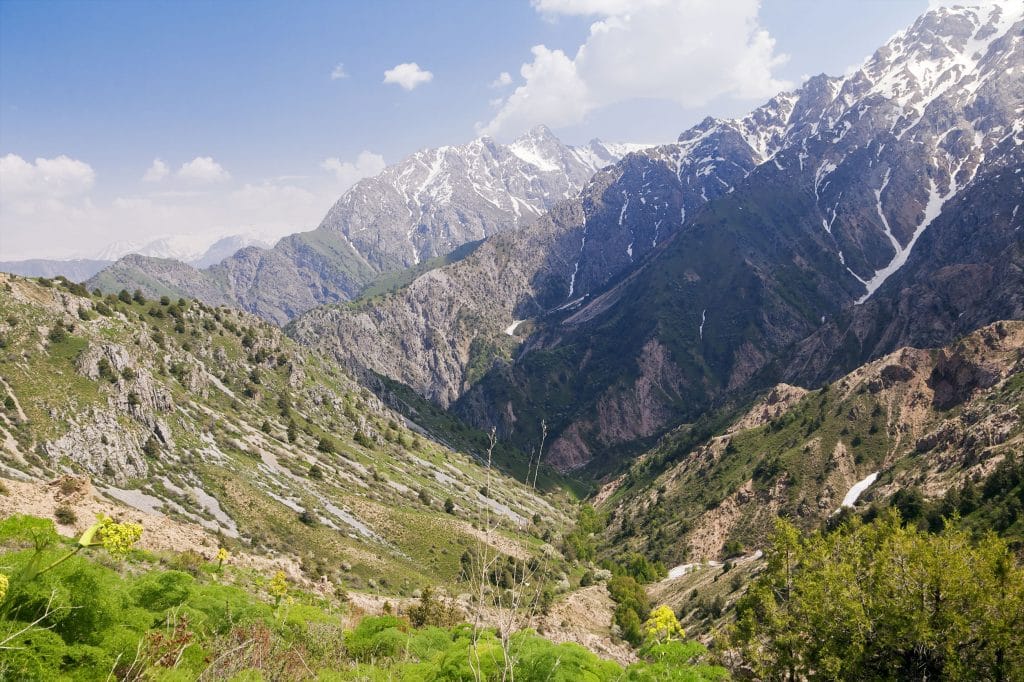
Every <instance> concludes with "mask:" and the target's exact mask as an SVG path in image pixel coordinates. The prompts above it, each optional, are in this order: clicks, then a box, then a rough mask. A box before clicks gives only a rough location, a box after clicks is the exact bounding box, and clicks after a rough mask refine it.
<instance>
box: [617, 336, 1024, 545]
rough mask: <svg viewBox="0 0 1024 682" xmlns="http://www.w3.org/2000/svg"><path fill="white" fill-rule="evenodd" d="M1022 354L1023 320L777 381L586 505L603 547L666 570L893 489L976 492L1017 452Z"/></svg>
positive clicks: (679, 434)
mask: <svg viewBox="0 0 1024 682" xmlns="http://www.w3.org/2000/svg"><path fill="white" fill-rule="evenodd" d="M1022 349H1024V322H1020V321H1006V322H997V323H995V324H992V325H988V326H986V327H984V328H982V329H980V330H979V331H977V332H974V333H972V334H971V335H969V336H967V337H965V338H963V339H961V340H959V341H957V342H956V343H954V344H952V345H950V346H947V347H945V348H939V349H915V348H902V349H899V350H897V351H894V352H892V353H890V354H888V355H886V356H884V357H882V358H879V359H877V360H874V361H872V362H870V363H868V364H866V365H864V366H862V367H859V368H857V369H856V370H854V371H853V372H851V373H849V374H847V375H845V376H842V377H840V378H839V379H837V380H836V381H834V382H832V383H831V384H829V385H827V386H826V387H825V388H822V389H819V390H816V391H811V392H808V391H805V390H803V389H796V388H794V387H792V386H788V385H786V384H780V385H779V386H776V387H775V388H774V389H773V390H772V391H770V392H769V393H768V394H767V395H766V396H765V397H764V398H762V399H761V400H759V401H758V402H757V403H755V404H754V405H753V406H752V407H751V408H750V409H749V410H748V411H747V412H746V413H745V414H743V415H742V416H741V417H739V418H738V419H736V420H735V421H734V422H733V423H732V424H731V425H729V426H727V427H725V428H723V429H722V430H720V431H719V432H718V433H716V434H714V435H712V436H711V437H710V438H707V439H705V440H701V441H698V442H697V443H696V444H693V445H691V444H690V442H689V440H688V438H689V435H690V434H689V431H690V429H689V427H682V428H680V429H679V430H677V431H675V432H673V433H671V434H669V435H668V436H666V437H665V438H664V439H663V440H662V442H660V443H659V444H658V446H657V447H655V448H654V449H652V450H651V451H650V452H649V453H646V454H645V455H644V456H643V457H642V458H640V459H639V460H638V461H637V463H636V464H634V465H633V466H632V467H631V468H630V469H629V471H628V472H627V473H626V474H623V475H622V476H620V477H617V478H616V479H615V480H614V481H612V482H611V483H609V484H608V485H607V486H606V490H605V491H603V492H602V493H601V494H599V495H598V499H599V500H601V501H602V502H601V504H602V507H604V508H606V509H607V510H608V511H610V513H611V515H612V517H613V518H614V521H613V522H612V523H611V524H610V525H609V529H608V531H607V532H608V538H609V541H610V543H611V545H612V546H620V547H621V546H622V543H626V544H629V545H631V547H632V548H633V549H638V550H641V551H644V552H645V553H648V554H650V555H653V556H656V557H659V558H662V559H663V560H665V561H666V562H668V563H669V564H670V565H671V564H674V563H679V562H682V561H696V562H700V561H708V560H714V559H720V558H722V553H723V551H724V548H725V547H726V545H730V543H731V546H732V547H735V546H737V545H738V546H742V547H745V548H746V550H745V551H753V550H755V549H758V548H761V549H763V548H764V547H763V544H762V543H763V542H764V539H765V538H766V537H767V536H768V534H769V531H770V529H771V525H772V523H773V520H774V518H775V517H776V516H782V517H785V518H789V519H790V520H793V521H794V522H796V523H797V524H798V525H800V526H801V527H803V528H807V529H811V528H817V527H819V526H820V524H822V523H823V522H826V521H827V520H828V519H829V518H831V517H832V516H833V515H835V514H837V513H839V512H840V510H841V509H842V508H846V507H849V508H853V507H854V506H859V507H861V508H863V507H865V506H867V505H869V504H871V503H872V502H875V503H885V502H887V501H888V500H889V499H890V498H891V497H893V495H895V494H897V493H898V492H900V491H903V494H906V493H907V491H910V490H916V491H919V492H920V493H921V494H923V496H924V497H925V498H926V499H937V498H941V497H942V496H943V495H944V494H945V493H946V492H947V491H949V490H951V489H959V488H961V487H962V486H963V484H964V483H965V482H970V483H972V484H975V485H977V484H980V483H982V482H984V480H985V479H986V477H987V476H988V475H989V474H991V472H992V471H993V470H994V469H995V467H996V466H997V465H998V464H999V463H1000V462H1002V461H1003V460H1004V459H1005V458H1007V457H1010V458H1011V459H1012V458H1013V457H1014V456H1016V455H1019V453H1020V452H1021V447H1022V444H1024V429H1022V423H1024V422H1022V419H1021V418H1022V416H1024V412H1022V410H1024V353H1022ZM729 551H730V552H734V551H735V550H734V549H733V550H729Z"/></svg>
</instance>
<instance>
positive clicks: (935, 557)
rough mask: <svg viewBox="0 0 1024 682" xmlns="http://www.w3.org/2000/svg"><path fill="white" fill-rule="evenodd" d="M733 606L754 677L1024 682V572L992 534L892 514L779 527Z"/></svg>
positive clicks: (736, 637) (736, 639)
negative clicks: (923, 524) (819, 528)
mask: <svg viewBox="0 0 1024 682" xmlns="http://www.w3.org/2000/svg"><path fill="white" fill-rule="evenodd" d="M767 559H768V566H767V570H766V571H765V573H764V574H763V575H762V577H761V578H759V579H758V580H757V581H756V582H755V583H754V584H753V585H752V586H751V588H750V590H749V591H748V592H747V594H746V595H745V596H744V597H743V598H742V599H741V600H740V602H739V603H738V605H737V614H738V623H737V625H736V627H735V630H734V632H733V634H732V644H733V645H734V646H736V647H737V648H738V649H739V651H740V652H741V653H742V654H743V656H744V658H745V660H746V661H747V663H748V664H749V665H751V666H752V667H753V668H754V671H755V673H756V674H757V675H758V676H761V677H765V678H772V679H774V678H780V677H783V676H785V677H788V678H790V679H795V678H806V679H907V678H927V679H950V680H968V679H1024V676H1022V671H1024V641H1022V640H1021V638H1020V636H1019V633H1020V632H1021V628H1022V627H1024V570H1022V569H1021V568H1020V567H1019V566H1016V565H1015V564H1014V557H1013V555H1012V554H1011V553H1010V551H1009V549H1008V548H1007V546H1006V543H1005V542H1004V541H1002V540H1000V539H998V538H997V537H995V536H994V535H992V534H989V535H986V536H985V537H983V538H982V539H981V540H980V541H978V542H977V543H972V541H971V538H970V535H969V534H968V533H966V532H964V531H961V530H956V529H955V528H953V527H952V526H950V527H948V528H947V529H945V530H944V531H943V532H941V533H939V534H935V535H932V534H927V533H923V532H921V531H919V530H918V529H917V528H915V527H913V526H905V525H904V524H903V523H902V522H901V519H900V518H899V516H898V514H897V513H895V512H887V513H885V514H883V515H882V516H881V517H880V518H878V519H876V520H875V521H874V522H873V523H870V524H861V523H860V522H859V521H857V520H856V519H855V520H854V521H853V522H852V523H850V524H849V525H846V526H844V527H842V528H840V529H839V530H838V531H836V532H833V533H831V534H828V535H822V534H820V533H816V534H814V535H811V536H810V537H807V538H800V536H799V535H798V534H797V532H796V530H795V529H794V528H793V527H792V526H790V525H788V524H787V523H785V522H780V523H779V525H778V527H777V530H776V533H775V536H774V538H773V544H772V548H771V550H770V551H769V552H768V554H767Z"/></svg>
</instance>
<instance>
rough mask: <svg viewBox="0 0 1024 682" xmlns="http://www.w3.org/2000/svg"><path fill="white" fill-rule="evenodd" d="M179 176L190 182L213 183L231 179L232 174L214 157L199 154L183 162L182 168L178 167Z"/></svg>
mask: <svg viewBox="0 0 1024 682" xmlns="http://www.w3.org/2000/svg"><path fill="white" fill-rule="evenodd" d="M178 177H179V178H181V179H182V180H188V181H190V182H201V183H213V182H224V181H225V180H229V179H230V178H231V174H230V173H228V172H227V171H226V170H224V167H223V166H221V165H220V164H219V163H217V162H216V161H214V160H213V158H212V157H209V156H197V157H196V158H194V159H192V160H191V161H188V162H187V163H183V164H181V168H179V169H178Z"/></svg>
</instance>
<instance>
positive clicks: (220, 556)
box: [217, 547, 231, 566]
mask: <svg viewBox="0 0 1024 682" xmlns="http://www.w3.org/2000/svg"><path fill="white" fill-rule="evenodd" d="M229 558H231V553H230V552H229V551H228V550H227V549H225V548H224V547H221V548H220V549H218V550H217V563H218V564H219V565H221V566H223V565H224V562H225V561H227V560H228V559H229Z"/></svg>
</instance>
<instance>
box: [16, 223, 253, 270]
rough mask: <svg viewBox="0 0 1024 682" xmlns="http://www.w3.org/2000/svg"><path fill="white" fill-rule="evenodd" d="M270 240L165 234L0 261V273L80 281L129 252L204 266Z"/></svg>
mask: <svg viewBox="0 0 1024 682" xmlns="http://www.w3.org/2000/svg"><path fill="white" fill-rule="evenodd" d="M270 241H272V240H268V239H267V238H266V237H264V236H262V235H260V236H257V235H249V234H233V235H227V236H223V237H211V236H208V235H184V234H178V235H168V236H164V237H159V238H157V239H153V240H151V241H148V242H130V241H119V242H114V243H112V244H108V245H107V246H105V247H104V248H103V249H101V250H100V251H98V252H96V253H92V254H88V255H87V256H82V257H79V258H68V259H64V260H59V259H52V258H49V259H48V258H31V259H27V260H20V261H0V272H10V273H13V274H16V275H23V276H25V277H56V276H57V275H64V276H65V277H68V278H70V279H71V280H72V281H75V282H81V281H85V280H87V279H89V278H90V277H93V276H94V275H96V274H97V273H99V272H100V271H101V270H103V269H104V268H107V267H110V266H111V265H113V264H114V262H115V261H117V260H118V259H119V258H123V257H125V256H127V255H129V254H137V255H140V256H147V257H149V258H164V259H174V260H178V261H181V262H183V263H186V264H188V265H191V266H194V267H197V268H204V267H208V266H210V265H213V264H214V263H218V262H220V261H221V260H223V259H225V258H227V257H228V256H230V255H232V254H233V253H235V252H236V251H238V250H239V249H244V248H246V247H248V246H256V247H260V248H270V243H269V242H270Z"/></svg>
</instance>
